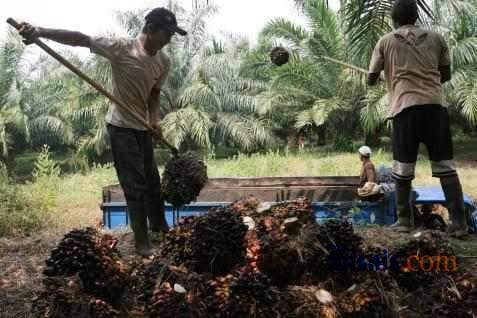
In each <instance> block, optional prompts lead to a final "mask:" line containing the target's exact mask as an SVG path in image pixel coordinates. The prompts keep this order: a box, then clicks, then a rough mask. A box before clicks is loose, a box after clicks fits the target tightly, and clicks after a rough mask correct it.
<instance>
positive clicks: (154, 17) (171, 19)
mask: <svg viewBox="0 0 477 318" xmlns="http://www.w3.org/2000/svg"><path fill="white" fill-rule="evenodd" d="M146 24H153V25H155V26H158V27H160V28H161V29H165V30H168V31H171V32H174V33H178V34H180V35H187V32H186V31H185V30H184V29H182V28H181V27H179V26H178V25H177V19H176V16H175V15H174V13H172V12H171V11H170V10H168V9H166V8H156V9H153V10H152V11H151V12H149V13H148V14H147V15H146Z"/></svg>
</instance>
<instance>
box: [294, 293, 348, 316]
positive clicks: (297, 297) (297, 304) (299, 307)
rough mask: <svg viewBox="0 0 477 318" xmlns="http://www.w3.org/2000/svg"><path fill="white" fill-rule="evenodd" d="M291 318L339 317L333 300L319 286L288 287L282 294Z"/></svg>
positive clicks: (331, 296) (330, 295)
mask: <svg viewBox="0 0 477 318" xmlns="http://www.w3.org/2000/svg"><path fill="white" fill-rule="evenodd" d="M284 301H285V303H286V305H287V307H288V310H287V313H288V316H287V317H291V318H336V317H340V316H339V314H338V310H337V308H336V304H335V298H334V297H333V295H332V294H331V293H330V292H328V291H327V290H326V289H324V288H321V287H320V286H289V287H288V288H287V289H286V291H285V293H284Z"/></svg>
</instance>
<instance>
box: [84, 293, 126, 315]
mask: <svg viewBox="0 0 477 318" xmlns="http://www.w3.org/2000/svg"><path fill="white" fill-rule="evenodd" d="M89 310H90V315H91V317H94V318H118V317H120V311H119V310H116V309H114V308H113V306H111V305H110V304H108V303H107V302H105V301H104V300H102V299H97V298H93V299H91V300H90V302H89Z"/></svg>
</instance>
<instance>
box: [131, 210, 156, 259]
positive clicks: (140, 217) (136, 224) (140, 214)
mask: <svg viewBox="0 0 477 318" xmlns="http://www.w3.org/2000/svg"><path fill="white" fill-rule="evenodd" d="M128 211H129V217H130V218H131V228H132V230H133V233H134V246H135V247H136V254H138V255H140V256H142V257H146V258H147V257H150V256H151V255H152V250H151V243H150V242H149V236H148V234H147V214H146V209H145V206H144V202H142V201H130V202H128Z"/></svg>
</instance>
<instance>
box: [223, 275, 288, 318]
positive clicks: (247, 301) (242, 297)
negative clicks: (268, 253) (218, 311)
mask: <svg viewBox="0 0 477 318" xmlns="http://www.w3.org/2000/svg"><path fill="white" fill-rule="evenodd" d="M230 295H231V297H230V299H229V302H228V303H227V306H226V310H225V312H226V314H227V315H226V316H223V317H244V318H245V317H257V318H274V317H280V315H278V314H277V313H279V312H280V308H279V306H280V304H281V302H280V296H279V295H280V292H279V290H278V289H277V288H276V287H274V286H273V285H272V282H271V280H270V279H269V278H268V277H267V276H266V275H264V274H262V273H257V272H251V271H245V272H241V273H239V274H238V277H237V279H236V280H233V281H232V283H231V285H230Z"/></svg>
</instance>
